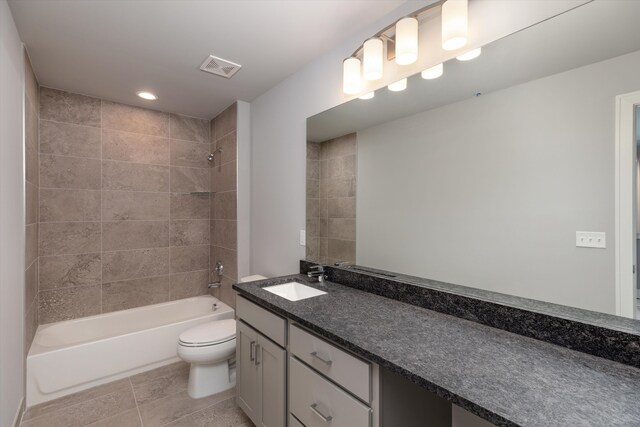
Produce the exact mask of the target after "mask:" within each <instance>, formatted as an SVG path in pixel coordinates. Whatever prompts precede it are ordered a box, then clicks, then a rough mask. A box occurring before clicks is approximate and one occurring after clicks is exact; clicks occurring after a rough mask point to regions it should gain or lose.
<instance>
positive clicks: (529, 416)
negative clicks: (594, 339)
mask: <svg viewBox="0 0 640 427" xmlns="http://www.w3.org/2000/svg"><path fill="white" fill-rule="evenodd" d="M292 279H294V280H296V281H298V282H301V283H304V284H307V285H309V286H313V287H315V288H318V289H322V290H325V291H327V292H328V293H327V294H326V295H321V296H318V297H314V298H309V299H306V300H301V301H297V302H292V301H288V300H286V299H284V298H281V297H279V296H276V295H274V294H272V293H270V292H267V291H265V290H263V289H262V287H265V286H269V285H274V284H279V283H286V282H288V281H291V280H292ZM234 289H235V290H236V291H238V292H239V293H240V294H241V295H243V296H245V297H247V298H248V299H250V300H252V301H254V302H256V303H258V304H260V305H262V306H264V307H266V308H268V309H270V310H272V311H274V312H276V313H279V314H281V315H283V316H285V317H287V318H289V319H291V320H293V321H296V322H298V323H300V324H301V325H303V326H305V327H307V328H309V329H311V330H313V331H314V332H316V333H317V334H319V335H321V336H323V337H325V338H327V339H329V340H331V341H333V342H335V343H337V344H339V345H341V346H343V347H345V348H347V349H349V350H350V351H352V352H354V353H355V354H357V355H360V356H361V357H363V358H365V359H368V360H371V361H373V362H375V363H377V364H379V365H380V366H382V367H384V368H386V369H389V370H391V371H394V372H397V373H399V374H400V375H402V376H404V377H405V378H407V379H409V380H411V381H413V382H414V383H416V384H419V385H420V386H422V387H424V388H425V389H427V390H429V391H431V392H434V393H436V394H437V395H439V396H441V397H444V398H446V399H447V400H449V401H451V402H452V403H454V404H456V405H459V406H461V407H463V408H465V409H466V410H468V411H470V412H472V413H474V414H476V415H478V416H480V417H482V418H484V419H486V420H488V421H490V422H492V423H494V424H496V425H500V426H640V369H637V368H634V367H631V366H628V365H624V364H621V363H617V362H613V361H610V360H606V359H603V358H599V357H595V356H591V355H588V354H585V353H581V352H577V351H574V350H569V349H567V348H564V347H560V346H556V345H553V344H549V343H546V342H543V341H539V340H535V339H532V338H527V337H524V336H520V335H517V334H513V333H511V332H506V331H503V330H500V329H496V328H492V327H489V326H485V325H482V324H479V323H475V322H471V321H468V320H464V319H460V318H457V317H454V316H450V315H446V314H442V313H438V312H435V311H431V310H427V309H424V308H420V307H417V306H413V305H410V304H406V303H403V302H399V301H395V300H392V299H388V298H384V297H382V296H378V295H374V294H371V293H367V292H363V291H360V290H357V289H353V288H350V287H346V286H342V285H339V284H336V283H331V282H326V283H325V284H319V283H309V282H308V281H307V278H306V277H305V276H303V275H292V276H286V277H280V278H274V279H267V280H262V281H258V282H251V283H242V284H238V285H234Z"/></svg>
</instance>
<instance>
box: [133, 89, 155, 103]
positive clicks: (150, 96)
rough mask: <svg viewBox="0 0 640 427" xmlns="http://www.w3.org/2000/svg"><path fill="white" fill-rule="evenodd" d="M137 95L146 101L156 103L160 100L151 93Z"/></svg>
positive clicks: (141, 92)
mask: <svg viewBox="0 0 640 427" xmlns="http://www.w3.org/2000/svg"><path fill="white" fill-rule="evenodd" d="M136 95H138V96H139V97H140V98H142V99H146V100H147V101H155V100H156V99H158V97H157V96H156V95H155V94H153V93H151V92H145V91H140V92H138V93H137V94H136Z"/></svg>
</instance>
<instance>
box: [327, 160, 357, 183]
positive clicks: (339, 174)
mask: <svg viewBox="0 0 640 427" xmlns="http://www.w3.org/2000/svg"><path fill="white" fill-rule="evenodd" d="M355 176H356V156H355V155H351V156H345V157H336V158H332V159H329V160H328V161H327V174H326V178H327V179H336V178H341V179H344V178H355ZM323 178H325V176H323Z"/></svg>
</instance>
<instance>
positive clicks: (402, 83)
mask: <svg viewBox="0 0 640 427" xmlns="http://www.w3.org/2000/svg"><path fill="white" fill-rule="evenodd" d="M387 88H389V90H390V91H391V92H400V91H401V90H405V89H406V88H407V79H402V80H398V81H397V82H394V83H391V84H390V85H389V86H387Z"/></svg>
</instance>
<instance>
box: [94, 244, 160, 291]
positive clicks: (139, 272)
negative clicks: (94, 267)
mask: <svg viewBox="0 0 640 427" xmlns="http://www.w3.org/2000/svg"><path fill="white" fill-rule="evenodd" d="M102 260H103V261H102V281H103V282H104V283H107V282H118V281H122V280H129V279H138V278H141V277H152V276H165V275H168V274H169V272H170V270H169V262H170V260H171V256H170V252H169V248H154V249H137V250H131V251H116V252H104V253H103V254H102Z"/></svg>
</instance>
